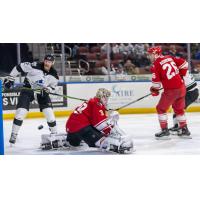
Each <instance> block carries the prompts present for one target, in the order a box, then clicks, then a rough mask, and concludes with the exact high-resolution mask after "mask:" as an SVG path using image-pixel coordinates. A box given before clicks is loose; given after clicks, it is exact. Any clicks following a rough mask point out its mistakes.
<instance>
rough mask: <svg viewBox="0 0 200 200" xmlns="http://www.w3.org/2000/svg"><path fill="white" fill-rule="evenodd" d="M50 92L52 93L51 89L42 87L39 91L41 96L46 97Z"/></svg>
mask: <svg viewBox="0 0 200 200" xmlns="http://www.w3.org/2000/svg"><path fill="white" fill-rule="evenodd" d="M51 91H52V89H51V88H50V87H44V88H42V90H41V95H42V96H47V95H48V94H49V93H50V92H51Z"/></svg>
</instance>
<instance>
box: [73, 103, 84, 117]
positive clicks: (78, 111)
mask: <svg viewBox="0 0 200 200" xmlns="http://www.w3.org/2000/svg"><path fill="white" fill-rule="evenodd" d="M86 108H87V103H83V104H82V105H81V106H79V107H78V108H76V110H75V111H74V113H76V114H79V113H82V111H83V110H85V109H86Z"/></svg>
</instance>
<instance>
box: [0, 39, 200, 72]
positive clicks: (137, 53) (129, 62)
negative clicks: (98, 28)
mask: <svg viewBox="0 0 200 200" xmlns="http://www.w3.org/2000/svg"><path fill="white" fill-rule="evenodd" d="M152 45H153V44H152V43H111V44H110V47H109V51H108V45H107V44H103V43H66V44H65V52H66V54H67V55H68V56H67V61H68V62H73V63H77V65H78V61H79V60H84V61H85V62H87V63H88V65H89V70H88V71H87V72H86V73H85V74H86V75H107V74H109V73H110V74H112V75H117V74H123V75H133V74H148V73H150V72H149V68H150V66H151V63H150V61H149V59H148V54H147V49H148V48H149V47H150V46H152ZM154 45H160V46H161V47H162V50H163V54H164V55H166V54H169V55H172V56H177V57H183V58H186V59H187V44H186V43H178V44H167V43H159V44H154ZM45 46H46V49H47V51H48V52H50V53H53V54H55V55H56V54H57V55H60V54H61V44H60V43H48V44H45ZM29 47H30V45H28V44H26V43H23V44H20V49H21V51H20V53H21V62H32V61H33V60H37V59H36V57H37V56H35V55H34V52H33V51H31V49H30V48H29ZM107 52H108V53H109V56H110V60H108V59H107V56H108V55H107ZM16 64H17V48H16V44H0V67H1V70H3V71H5V72H10V71H11V69H12V68H13V66H15V65H16ZM57 66H58V65H57ZM108 66H110V68H108ZM66 67H67V66H66ZM191 70H192V73H200V44H191ZM60 75H61V74H60ZM67 75H68V74H67Z"/></svg>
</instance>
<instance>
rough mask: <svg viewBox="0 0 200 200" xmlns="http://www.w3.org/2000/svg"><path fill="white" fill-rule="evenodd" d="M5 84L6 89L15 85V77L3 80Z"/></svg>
mask: <svg viewBox="0 0 200 200" xmlns="http://www.w3.org/2000/svg"><path fill="white" fill-rule="evenodd" d="M3 86H4V88H6V89H10V88H11V87H12V86H14V78H10V77H9V78H5V79H4V81H3Z"/></svg>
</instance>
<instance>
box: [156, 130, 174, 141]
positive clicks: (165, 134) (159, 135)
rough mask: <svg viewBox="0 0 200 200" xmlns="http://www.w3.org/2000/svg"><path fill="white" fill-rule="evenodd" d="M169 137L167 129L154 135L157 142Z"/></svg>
mask: <svg viewBox="0 0 200 200" xmlns="http://www.w3.org/2000/svg"><path fill="white" fill-rule="evenodd" d="M169 135H170V132H169V129H168V128H163V129H162V130H161V132H159V133H156V134H155V137H156V139H158V140H168V139H170V138H169Z"/></svg>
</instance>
